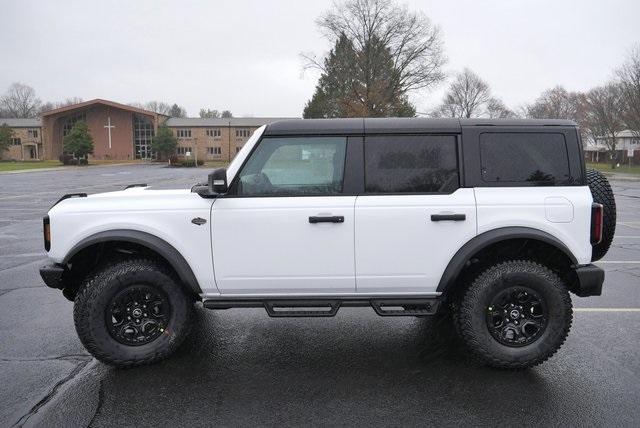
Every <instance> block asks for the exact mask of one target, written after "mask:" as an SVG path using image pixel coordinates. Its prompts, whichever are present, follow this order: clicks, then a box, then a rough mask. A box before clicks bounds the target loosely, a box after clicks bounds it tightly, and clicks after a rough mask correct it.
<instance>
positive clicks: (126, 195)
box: [49, 187, 212, 214]
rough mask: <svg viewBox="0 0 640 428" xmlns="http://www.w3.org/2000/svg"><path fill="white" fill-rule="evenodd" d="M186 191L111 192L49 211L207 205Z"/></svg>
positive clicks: (70, 201) (74, 200) (66, 202)
mask: <svg viewBox="0 0 640 428" xmlns="http://www.w3.org/2000/svg"><path fill="white" fill-rule="evenodd" d="M211 203H212V200H206V199H203V198H202V197H200V196H199V195H198V194H197V193H192V192H191V190H190V189H158V190H154V189H152V188H150V187H132V188H129V189H126V190H119V191H115V192H105V193H96V194H93V195H88V196H87V197H74V198H69V199H64V200H63V201H61V202H60V203H58V204H57V205H55V206H54V207H53V208H51V210H50V211H49V213H50V214H54V213H55V214H58V213H66V212H73V213H76V214H77V213H85V212H86V213H89V212H98V211H99V212H122V211H135V212H140V211H155V210H189V209H200V208H202V207H203V205H209V206H210V205H211Z"/></svg>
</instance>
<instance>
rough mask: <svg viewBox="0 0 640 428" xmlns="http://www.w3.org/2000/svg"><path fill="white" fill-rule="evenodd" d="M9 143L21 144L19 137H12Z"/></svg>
mask: <svg viewBox="0 0 640 428" xmlns="http://www.w3.org/2000/svg"><path fill="white" fill-rule="evenodd" d="M11 144H12V145H14V146H19V145H20V144H22V141H21V140H20V138H12V139H11Z"/></svg>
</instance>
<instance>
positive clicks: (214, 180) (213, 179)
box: [209, 168, 229, 195]
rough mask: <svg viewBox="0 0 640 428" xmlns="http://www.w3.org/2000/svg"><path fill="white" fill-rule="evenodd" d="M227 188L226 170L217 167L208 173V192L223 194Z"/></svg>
mask: <svg viewBox="0 0 640 428" xmlns="http://www.w3.org/2000/svg"><path fill="white" fill-rule="evenodd" d="M228 190H229V188H228V186H227V170H226V169H225V168H218V169H216V170H214V171H213V172H212V173H211V174H209V192H210V193H213V194H218V195H221V194H224V193H227V191H228Z"/></svg>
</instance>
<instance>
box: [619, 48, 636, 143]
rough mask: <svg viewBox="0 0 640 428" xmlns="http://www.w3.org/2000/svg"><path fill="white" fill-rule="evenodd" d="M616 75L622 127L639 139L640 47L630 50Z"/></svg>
mask: <svg viewBox="0 0 640 428" xmlns="http://www.w3.org/2000/svg"><path fill="white" fill-rule="evenodd" d="M616 74H617V75H618V78H619V79H620V85H621V88H622V100H623V102H624V110H623V112H622V118H623V121H624V125H625V127H626V128H628V129H629V130H631V131H632V132H633V133H634V134H635V135H636V136H637V137H639V138H640V45H636V46H635V47H634V48H633V49H632V50H631V52H630V54H629V56H628V58H627V61H626V62H625V63H624V64H623V65H622V66H621V67H620V68H619V69H618V70H616Z"/></svg>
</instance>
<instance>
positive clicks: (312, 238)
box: [211, 196, 356, 294]
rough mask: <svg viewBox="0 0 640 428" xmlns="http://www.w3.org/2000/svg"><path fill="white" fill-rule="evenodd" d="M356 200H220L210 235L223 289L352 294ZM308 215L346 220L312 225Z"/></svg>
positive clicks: (352, 198)
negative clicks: (340, 217) (341, 217)
mask: <svg viewBox="0 0 640 428" xmlns="http://www.w3.org/2000/svg"><path fill="white" fill-rule="evenodd" d="M355 200H356V197H355V196H322V197H313V196H311V197H292V198H281V197H273V198H272V197H266V198H259V197H258V198H221V199H219V200H216V202H215V203H214V204H213V207H212V213H211V219H212V221H211V223H212V229H211V233H212V242H213V260H214V266H215V274H216V281H217V284H218V287H219V289H220V291H221V293H222V294H256V293H264V294H286V293H306V294H308V293H312V294H313V293H354V292H355V291H356V290H355V272H354V262H353V254H354V236H353V233H354V204H355ZM310 216H343V217H344V222H343V223H317V224H311V223H310V222H309V217H310Z"/></svg>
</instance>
